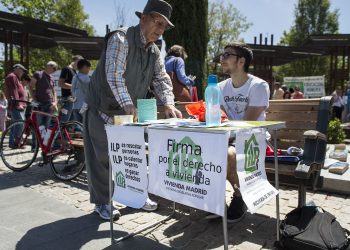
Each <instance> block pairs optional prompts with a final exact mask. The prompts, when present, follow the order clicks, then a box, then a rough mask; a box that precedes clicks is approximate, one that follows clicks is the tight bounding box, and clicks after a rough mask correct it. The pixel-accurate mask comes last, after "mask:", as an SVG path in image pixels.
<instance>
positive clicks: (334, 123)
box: [327, 118, 345, 144]
mask: <svg viewBox="0 0 350 250" xmlns="http://www.w3.org/2000/svg"><path fill="white" fill-rule="evenodd" d="M340 125H341V122H340V120H339V119H338V118H334V120H331V121H330V122H329V125H328V129H327V138H328V143H331V144H337V143H342V142H343V141H344V139H345V132H344V130H343V128H342V127H341V126H340Z"/></svg>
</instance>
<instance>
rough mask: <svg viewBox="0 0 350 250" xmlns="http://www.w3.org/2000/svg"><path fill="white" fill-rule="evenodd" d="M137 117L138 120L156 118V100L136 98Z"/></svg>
mask: <svg viewBox="0 0 350 250" xmlns="http://www.w3.org/2000/svg"><path fill="white" fill-rule="evenodd" d="M137 117H138V120H139V122H145V121H149V120H157V101H156V99H138V100H137Z"/></svg>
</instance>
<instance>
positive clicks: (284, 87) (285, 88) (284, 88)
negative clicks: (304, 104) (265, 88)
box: [281, 84, 288, 92]
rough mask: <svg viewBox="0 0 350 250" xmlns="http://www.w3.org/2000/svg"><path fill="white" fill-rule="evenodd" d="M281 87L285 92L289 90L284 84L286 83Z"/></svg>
mask: <svg viewBox="0 0 350 250" xmlns="http://www.w3.org/2000/svg"><path fill="white" fill-rule="evenodd" d="M281 89H282V90H283V91H284V92H287V91H288V87H287V85H284V84H283V85H282V86H281Z"/></svg>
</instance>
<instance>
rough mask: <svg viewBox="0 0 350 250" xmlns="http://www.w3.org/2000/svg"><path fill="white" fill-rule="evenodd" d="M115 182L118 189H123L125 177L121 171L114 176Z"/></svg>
mask: <svg viewBox="0 0 350 250" xmlns="http://www.w3.org/2000/svg"><path fill="white" fill-rule="evenodd" d="M115 180H116V181H115V182H116V184H117V186H118V187H122V188H125V177H124V175H123V173H122V172H121V171H119V172H118V173H117V174H116V175H115Z"/></svg>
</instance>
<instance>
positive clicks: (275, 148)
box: [273, 130, 280, 242]
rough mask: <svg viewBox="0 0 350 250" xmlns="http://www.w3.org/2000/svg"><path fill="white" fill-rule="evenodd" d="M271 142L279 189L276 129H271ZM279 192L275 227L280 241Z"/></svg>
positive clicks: (276, 186)
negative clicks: (272, 143)
mask: <svg viewBox="0 0 350 250" xmlns="http://www.w3.org/2000/svg"><path fill="white" fill-rule="evenodd" d="M273 142H274V145H273V147H274V158H275V188H276V189H277V191H279V180H278V158H277V130H273ZM279 197H280V196H279V194H277V195H276V223H277V225H276V228H277V242H279V241H280V231H279V225H280V202H279Z"/></svg>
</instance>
